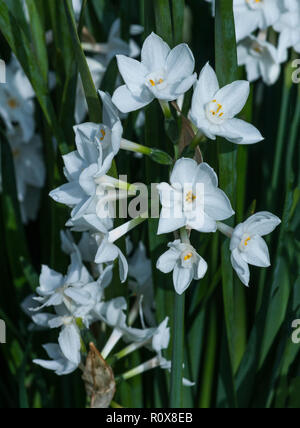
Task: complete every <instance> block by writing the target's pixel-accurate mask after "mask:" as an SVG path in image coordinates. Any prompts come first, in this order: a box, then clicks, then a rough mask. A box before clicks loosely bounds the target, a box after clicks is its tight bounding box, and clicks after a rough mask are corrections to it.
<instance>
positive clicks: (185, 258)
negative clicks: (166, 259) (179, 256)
mask: <svg viewBox="0 0 300 428" xmlns="http://www.w3.org/2000/svg"><path fill="white" fill-rule="evenodd" d="M192 257H193V253H188V254H187V255H186V256H185V257H184V261H185V262H187V261H188V260H191V258H192Z"/></svg>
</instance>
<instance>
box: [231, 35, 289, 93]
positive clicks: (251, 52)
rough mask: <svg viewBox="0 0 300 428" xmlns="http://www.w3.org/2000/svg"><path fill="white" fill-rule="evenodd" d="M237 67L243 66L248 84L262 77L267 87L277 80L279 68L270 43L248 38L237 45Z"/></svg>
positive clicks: (274, 51)
mask: <svg viewBox="0 0 300 428" xmlns="http://www.w3.org/2000/svg"><path fill="white" fill-rule="evenodd" d="M238 62H239V65H245V66H246V70H247V78H248V80H249V82H254V81H255V80H257V79H259V78H260V77H262V79H263V81H264V82H265V83H266V84H267V85H273V84H274V83H275V82H276V81H277V80H278V78H279V75H280V71H281V67H280V64H279V57H278V51H277V49H276V47H275V46H274V45H272V44H271V43H269V42H267V41H264V40H260V38H258V37H254V36H249V37H247V38H246V39H244V40H243V41H242V42H241V43H239V45H238Z"/></svg>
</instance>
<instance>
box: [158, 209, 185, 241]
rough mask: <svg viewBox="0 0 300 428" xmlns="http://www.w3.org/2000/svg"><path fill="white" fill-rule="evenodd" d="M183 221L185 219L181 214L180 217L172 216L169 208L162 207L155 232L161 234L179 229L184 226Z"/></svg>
mask: <svg viewBox="0 0 300 428" xmlns="http://www.w3.org/2000/svg"><path fill="white" fill-rule="evenodd" d="M172 211H173V210H172ZM185 223H186V220H185V217H184V216H183V214H182V217H181V218H174V214H172V212H171V211H170V210H168V209H162V211H161V217H160V219H159V225H158V231H157V234H158V235H162V234H164V233H170V232H175V230H179V229H181V228H182V227H183V226H185Z"/></svg>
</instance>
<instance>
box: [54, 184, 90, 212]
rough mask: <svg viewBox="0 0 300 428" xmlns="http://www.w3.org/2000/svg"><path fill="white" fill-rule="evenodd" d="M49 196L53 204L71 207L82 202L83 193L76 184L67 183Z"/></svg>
mask: <svg viewBox="0 0 300 428" xmlns="http://www.w3.org/2000/svg"><path fill="white" fill-rule="evenodd" d="M49 195H50V197H51V198H52V199H54V200H55V202H58V203H60V204H65V205H68V206H71V207H72V206H74V205H77V204H79V203H80V202H82V199H83V197H84V192H83V190H82V189H81V187H80V186H79V185H78V184H77V183H67V184H63V185H62V186H61V187H58V188H57V189H55V190H53V191H52V192H50V194H49Z"/></svg>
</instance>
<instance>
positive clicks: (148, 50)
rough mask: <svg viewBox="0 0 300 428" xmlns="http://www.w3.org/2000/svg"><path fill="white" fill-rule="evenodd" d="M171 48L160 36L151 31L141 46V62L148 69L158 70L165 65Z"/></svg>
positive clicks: (151, 70)
mask: <svg viewBox="0 0 300 428" xmlns="http://www.w3.org/2000/svg"><path fill="white" fill-rule="evenodd" d="M170 51H171V49H170V47H169V46H168V44H167V43H165V42H164V41H163V39H162V38H160V37H159V36H157V35H156V34H154V33H152V34H150V36H148V37H147V39H146V40H145V42H144V45H143V48H142V53H141V55H142V64H144V66H145V67H146V68H147V69H148V70H149V71H150V72H153V71H159V70H162V69H163V68H164V67H165V64H166V60H167V57H168V55H169V53H170Z"/></svg>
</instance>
